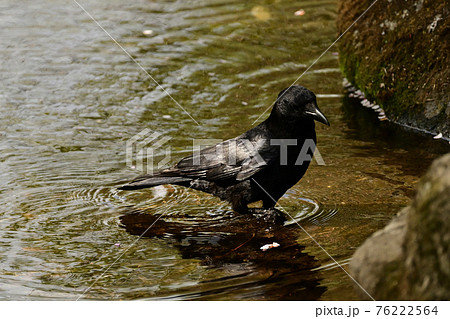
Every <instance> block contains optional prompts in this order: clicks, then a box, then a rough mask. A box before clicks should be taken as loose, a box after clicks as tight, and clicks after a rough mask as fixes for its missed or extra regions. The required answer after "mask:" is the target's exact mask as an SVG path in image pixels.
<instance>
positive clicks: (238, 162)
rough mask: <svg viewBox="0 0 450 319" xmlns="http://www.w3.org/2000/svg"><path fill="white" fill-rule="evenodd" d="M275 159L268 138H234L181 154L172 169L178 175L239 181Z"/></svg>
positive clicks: (275, 155)
mask: <svg viewBox="0 0 450 319" xmlns="http://www.w3.org/2000/svg"><path fill="white" fill-rule="evenodd" d="M278 159H279V148H277V147H276V146H275V147H274V146H271V145H270V141H269V140H268V139H262V138H255V139H253V140H248V139H243V138H235V139H231V140H228V141H225V142H222V143H220V144H217V145H215V146H211V147H208V148H205V149H203V150H201V151H200V152H198V153H197V154H193V155H192V156H188V157H185V158H183V159H182V160H181V161H180V162H179V163H178V164H177V165H176V166H175V167H174V169H176V170H178V173H179V175H180V176H183V177H189V178H194V179H195V178H199V179H205V180H208V181H213V182H219V181H242V180H245V179H248V178H250V177H251V176H253V175H254V174H256V173H257V172H259V171H261V170H262V169H263V168H265V167H267V166H268V165H270V164H271V163H273V162H275V161H277V160H278Z"/></svg>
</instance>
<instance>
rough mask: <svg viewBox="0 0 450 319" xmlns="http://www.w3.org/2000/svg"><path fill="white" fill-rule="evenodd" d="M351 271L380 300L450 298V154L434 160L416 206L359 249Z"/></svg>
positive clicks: (409, 207)
mask: <svg viewBox="0 0 450 319" xmlns="http://www.w3.org/2000/svg"><path fill="white" fill-rule="evenodd" d="M350 272H351V274H352V275H353V276H354V277H355V279H356V280H357V281H358V282H359V283H360V284H361V285H362V286H363V287H364V288H365V289H366V290H367V291H368V292H369V293H370V294H371V295H372V296H373V297H374V298H375V299H378V300H380V299H381V300H386V299H390V300H448V299H450V154H447V155H444V156H443V157H441V158H439V159H438V160H436V161H434V163H433V164H432V166H431V168H430V169H429V171H428V173H427V174H426V175H425V176H424V177H423V178H422V180H421V182H420V183H419V187H418V190H417V194H416V196H415V198H414V199H413V201H412V203H411V204H410V205H409V206H408V207H406V208H404V209H403V210H402V211H401V212H400V213H399V214H398V216H397V217H395V218H394V219H393V220H392V221H391V222H390V223H389V224H388V225H387V226H386V227H385V228H384V229H382V230H380V231H378V232H376V233H375V234H373V235H372V236H371V237H370V238H369V239H367V240H366V241H365V242H364V244H363V245H362V246H361V247H359V248H358V250H357V251H356V252H355V254H354V256H353V258H352V260H351V262H350Z"/></svg>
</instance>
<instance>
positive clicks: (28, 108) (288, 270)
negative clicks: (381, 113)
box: [0, 0, 449, 300]
mask: <svg viewBox="0 0 450 319" xmlns="http://www.w3.org/2000/svg"><path fill="white" fill-rule="evenodd" d="M336 2H337V1H335V0H330V1H325V0H320V1H317V0H316V1H302V2H301V3H298V2H295V1H263V2H261V1H247V2H245V3H243V2H242V1H227V0H221V1H156V2H153V1H144V0H137V1H132V2H128V3H124V2H123V1H107V2H105V1H80V3H81V4H82V5H83V6H84V7H85V9H86V10H87V11H88V12H89V13H90V14H91V15H92V16H93V17H95V19H96V20H97V21H98V22H99V23H100V24H101V25H102V26H103V27H104V28H105V29H106V30H107V31H108V32H109V33H110V34H111V36H113V37H114V38H115V39H116V40H117V41H118V42H119V43H121V45H122V46H123V47H124V48H125V49H126V50H127V51H128V52H129V53H130V54H131V55H132V56H133V57H134V58H135V59H136V61H138V62H139V64H141V65H142V66H143V68H145V70H146V71H147V72H148V73H149V74H150V75H151V76H152V77H153V78H154V79H155V80H156V81H158V82H159V83H160V84H161V85H162V86H163V87H164V88H165V89H166V90H167V91H168V92H169V93H170V94H171V95H172V96H173V98H174V99H176V100H177V101H178V102H179V104H180V105H182V106H183V107H184V108H185V109H186V111H187V112H189V113H190V114H191V115H192V117H193V118H194V119H195V120H196V121H197V122H198V123H199V125H197V124H196V123H194V121H193V120H192V119H191V118H190V117H189V116H187V115H186V113H185V112H184V111H183V110H182V109H180V108H179V107H178V106H177V105H176V104H175V103H174V102H173V101H172V100H171V99H170V98H168V97H167V95H166V94H165V93H164V92H163V91H162V90H161V89H160V88H158V87H157V86H156V85H155V83H154V81H153V80H152V79H151V78H149V76H147V75H146V74H145V73H144V72H143V70H142V69H140V67H139V66H138V65H136V63H134V62H133V61H131V60H130V58H129V57H128V56H127V55H126V54H125V53H124V52H123V51H122V50H121V49H120V48H119V47H118V46H117V45H116V44H115V43H114V42H113V41H112V40H111V39H110V38H109V37H108V35H106V34H105V33H104V32H103V31H102V30H101V29H100V28H99V27H98V26H97V25H96V24H95V23H94V22H93V21H92V20H91V19H90V18H89V17H88V16H87V15H86V14H85V13H84V12H83V11H82V10H81V9H80V7H78V6H77V4H76V3H74V2H72V1H70V0H64V1H63V0H54V1H48V0H47V1H39V2H36V1H25V2H23V1H22V2H21V3H15V2H13V1H1V2H0V8H1V10H0V27H1V28H0V30H2V31H0V40H1V46H0V52H1V56H2V59H1V64H0V83H1V84H0V110H1V112H2V116H1V117H0V225H1V228H0V234H1V236H0V264H1V269H0V299H5V300H36V299H37V300H42V299H61V300H75V299H77V298H78V297H80V295H81V294H82V293H83V292H84V291H86V289H87V288H89V287H90V286H91V285H92V284H93V283H94V281H95V280H96V279H98V280H97V281H95V283H94V284H93V285H92V287H91V288H90V289H89V290H88V291H87V292H86V293H85V294H84V295H82V298H83V299H101V300H119V299H189V300H192V299H201V300H204V299H207V300H230V299H239V300H241V299H243V300H279V299H296V300H305V299H312V300H316V299H320V300H336V299H359V298H361V297H360V296H359V295H358V294H357V293H355V291H354V289H353V283H352V281H351V279H350V278H349V277H348V276H347V275H346V274H345V272H344V271H343V270H342V269H340V267H338V266H337V265H336V264H335V263H334V262H333V260H331V259H330V257H329V255H327V254H326V253H325V252H324V250H326V251H327V252H328V254H330V255H331V256H332V257H333V258H334V259H335V260H336V261H338V262H339V263H340V265H342V266H343V267H347V264H348V261H349V258H350V256H351V255H352V253H353V252H354V250H355V249H356V247H357V246H358V245H360V244H361V243H362V241H363V240H364V239H365V238H367V237H368V236H369V235H370V234H371V233H373V232H374V231H376V230H377V229H379V228H381V227H382V226H384V225H385V224H386V223H387V222H388V220H389V219H390V218H391V217H392V216H393V215H394V214H395V213H396V212H397V211H398V210H399V209H400V208H401V207H402V206H404V205H406V204H407V203H408V201H409V199H410V197H411V196H412V195H413V193H414V186H415V184H416V183H417V180H418V178H419V177H420V176H421V175H422V174H423V173H424V171H425V170H426V168H427V167H428V165H429V164H430V162H431V161H432V160H433V159H434V158H436V157H437V156H438V155H439V154H442V153H444V152H448V151H449V148H448V144H446V143H445V142H441V141H434V140H433V139H432V138H431V137H430V136H426V135H417V134H415V133H413V132H407V131H403V130H400V129H398V128H397V127H396V126H395V125H392V124H390V123H387V122H383V123H380V122H378V121H377V117H376V115H375V114H372V113H371V112H370V111H368V110H366V109H362V108H361V107H360V106H359V105H356V104H355V101H351V100H347V99H344V98H343V97H342V93H343V92H342V77H341V74H340V72H339V69H338V61H337V55H336V53H335V48H332V49H331V50H330V51H329V52H328V53H326V54H325V55H324V56H323V57H322V58H321V59H320V60H319V61H318V63H316V64H315V65H314V67H313V68H311V70H310V71H309V72H308V73H307V74H305V75H304V76H303V77H302V78H301V79H300V81H299V82H298V83H299V84H302V85H304V86H306V87H308V88H310V89H311V90H312V91H314V92H315V93H316V94H318V97H319V99H318V103H319V106H320V108H321V109H322V111H323V112H324V113H325V114H326V115H327V117H328V119H329V120H330V122H331V127H326V126H323V125H320V124H319V125H317V133H318V143H319V144H318V147H319V150H320V153H321V155H322V157H323V159H324V161H325V163H326V165H325V166H319V165H317V164H316V163H314V164H313V165H312V166H311V167H310V169H309V170H308V172H307V174H306V175H305V177H304V178H303V179H302V180H301V181H300V182H299V183H298V184H297V185H296V186H295V187H293V188H292V189H291V190H289V191H288V193H287V194H286V195H285V196H284V197H283V198H282V199H280V201H279V204H280V205H281V206H283V207H284V208H285V209H286V211H287V212H288V213H289V214H290V215H291V216H292V217H294V219H295V222H294V221H292V220H291V221H290V222H288V223H287V224H286V225H285V226H274V225H270V224H267V223H264V222H261V221H260V220H256V219H252V218H251V217H242V216H237V215H235V214H233V213H232V211H231V210H230V207H229V206H228V205H227V204H226V203H223V202H220V201H219V200H218V199H216V198H213V197H211V196H209V195H207V194H203V193H199V192H196V191H192V190H189V191H186V190H185V189H183V188H181V187H172V186H167V187H157V188H155V189H152V190H142V191H135V192H124V191H118V190H117V189H116V186H117V185H119V184H120V181H123V180H124V179H127V178H131V177H133V176H135V175H137V174H138V172H136V171H135V170H133V169H132V168H129V167H126V165H125V143H126V141H127V140H128V139H129V138H131V137H132V136H133V135H135V134H136V133H139V132H140V131H142V130H143V129H145V128H149V129H151V130H153V131H158V132H159V133H161V134H164V136H168V137H170V138H171V140H170V142H169V144H170V146H171V148H172V151H173V153H172V162H176V160H177V159H180V158H181V157H183V156H185V155H187V154H188V153H189V152H190V151H191V149H192V138H200V139H206V138H219V139H227V138H231V137H234V136H236V135H238V134H240V133H241V132H243V131H245V130H248V129H249V128H250V127H252V125H253V124H252V123H253V122H254V121H255V120H256V119H258V118H259V117H260V115H261V114H262V113H263V111H264V110H265V109H267V108H268V107H269V106H270V105H271V103H273V102H274V100H275V98H276V96H277V94H278V92H279V91H280V90H281V89H283V88H285V87H287V86H289V85H290V84H291V83H292V82H294V81H295V80H296V79H297V78H298V76H299V75H300V74H302V73H303V72H304V71H305V70H306V68H307V67H308V66H309V65H310V64H311V63H312V62H313V61H314V60H315V59H316V58H317V57H318V56H319V55H320V54H321V53H322V52H323V51H324V50H325V49H326V48H327V47H328V46H329V45H330V43H332V42H333V41H334V39H335V38H336V30H335V18H336V9H337V4H336ZM299 9H304V10H305V15H303V16H296V15H294V12H296V11H297V10H299ZM144 30H151V32H147V33H151V34H147V35H146V34H144V33H143V31H144ZM265 116H267V113H266V114H265ZM265 116H263V117H262V118H261V119H260V120H259V121H261V120H262V119H264V118H265ZM162 214H164V216H163V217H162V218H161V219H159V220H158V221H156V219H157V218H158V217H160V216H161V215H162ZM155 221H156V222H155ZM154 222H155V223H154ZM296 222H297V223H298V224H299V225H301V226H302V227H303V228H304V230H305V231H306V232H307V233H309V234H310V235H311V236H312V237H313V238H314V240H313V239H312V238H311V237H309V236H308V235H307V234H306V232H305V231H304V230H302V229H301V228H300V227H299V226H298V225H297V223H296ZM152 223H154V226H153V227H152V228H151V229H150V231H148V232H147V233H145V234H144V236H143V237H142V238H141V239H139V240H138V236H139V235H141V234H142V233H143V231H144V230H145V229H146V228H147V227H148V226H149V225H151V224H152ZM273 241H276V242H279V243H280V244H281V246H280V247H279V248H276V249H273V250H270V251H267V252H262V251H261V250H260V249H259V247H261V246H262V245H264V244H267V243H271V242H273ZM318 244H320V247H319V246H318ZM130 247H131V248H130ZM127 249H128V250H127ZM110 265H112V266H111V267H110V268H109V270H108V271H107V272H106V273H104V271H105V269H107V268H108V267H109V266H110ZM103 273H104V275H103V276H101V277H99V276H100V275H101V274H103Z"/></svg>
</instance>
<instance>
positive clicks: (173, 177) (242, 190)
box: [119, 85, 330, 214]
mask: <svg viewBox="0 0 450 319" xmlns="http://www.w3.org/2000/svg"><path fill="white" fill-rule="evenodd" d="M314 120H316V121H319V122H321V123H324V124H326V125H328V126H329V125H330V124H329V122H328V120H327V118H326V117H325V116H324V115H323V113H322V112H321V111H320V110H319V108H318V106H317V102H316V96H315V95H314V93H313V92H311V91H310V90H308V89H306V88H305V87H303V86H297V85H295V86H291V87H289V88H287V89H284V90H282V91H281V92H280V93H279V95H278V98H277V100H276V102H275V104H274V107H273V108H272V111H271V113H270V116H269V117H268V118H267V119H266V120H265V121H263V122H262V123H261V124H259V125H258V126H256V127H254V128H252V129H250V130H249V131H247V132H245V133H243V134H241V135H239V136H238V137H235V138H233V139H230V140H227V141H224V142H222V143H219V144H217V145H215V146H210V147H207V148H204V149H202V150H200V151H198V152H197V153H195V152H194V154H193V155H191V156H188V157H185V158H183V159H182V160H181V161H179V162H178V164H176V165H174V166H173V167H171V168H168V169H163V170H161V171H159V172H156V173H153V174H147V175H143V176H140V177H137V178H136V179H134V180H132V181H131V182H129V183H128V184H125V185H123V186H121V187H119V189H122V190H132V189H141V188H147V187H153V186H157V185H162V184H173V185H182V186H185V187H189V188H192V189H195V190H200V191H203V192H206V193H210V194H212V195H215V196H217V197H219V198H220V199H222V200H225V201H228V202H229V203H230V204H231V207H232V209H233V210H234V211H235V212H237V213H241V214H245V213H248V212H249V209H248V207H247V205H248V204H250V203H253V202H257V201H262V208H263V209H266V210H270V209H273V208H274V206H275V204H276V202H277V201H278V199H279V198H280V197H281V196H283V195H284V193H285V192H286V191H287V190H288V189H289V188H291V187H292V186H294V185H295V184H296V183H297V182H298V181H299V180H300V179H301V178H302V177H303V175H304V174H305V172H306V170H307V168H308V166H309V163H310V161H311V159H312V155H313V153H314V150H315V145H316V132H315V123H314Z"/></svg>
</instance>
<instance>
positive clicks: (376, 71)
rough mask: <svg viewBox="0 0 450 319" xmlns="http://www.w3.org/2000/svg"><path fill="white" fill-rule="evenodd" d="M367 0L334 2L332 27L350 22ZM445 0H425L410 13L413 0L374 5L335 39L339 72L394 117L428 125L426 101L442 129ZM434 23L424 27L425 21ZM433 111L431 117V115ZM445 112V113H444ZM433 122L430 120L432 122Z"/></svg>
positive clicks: (445, 92) (447, 62)
mask: <svg viewBox="0 0 450 319" xmlns="http://www.w3.org/2000/svg"><path fill="white" fill-rule="evenodd" d="M370 3H371V1H369V0H363V1H356V0H351V1H343V0H341V1H340V8H339V18H338V29H339V31H340V33H341V32H343V31H344V30H346V29H347V28H348V26H349V25H350V24H351V23H352V22H353V21H354V20H356V18H357V17H359V16H360V14H361V13H362V12H363V11H364V10H365V9H366V8H367V7H368V6H369V5H370ZM448 7H449V1H441V2H439V3H436V2H435V1H432V0H425V1H424V2H423V7H422V9H420V10H419V11H418V12H416V5H415V3H414V1H408V2H406V1H393V2H390V3H386V4H385V5H381V4H380V3H378V4H376V5H374V6H373V7H372V8H371V9H370V10H369V11H368V12H367V14H366V15H365V16H364V17H363V18H361V19H360V21H359V22H358V23H356V24H355V25H354V26H353V27H352V29H350V30H349V31H348V32H347V33H346V34H345V35H344V36H343V37H342V39H341V40H340V42H339V51H340V66H341V70H342V72H343V74H344V75H345V76H346V77H347V79H348V80H349V81H350V82H352V83H353V84H354V85H355V86H357V87H358V88H359V89H361V90H362V91H363V92H364V93H365V94H366V96H367V97H368V98H369V99H370V100H373V101H376V102H377V103H378V104H380V105H381V106H382V107H383V109H384V110H385V111H386V113H387V114H388V116H389V117H390V118H392V119H394V120H400V121H401V119H402V118H403V119H404V118H407V119H409V120H410V121H413V122H414V121H415V122H416V123H417V124H418V126H424V128H427V127H426V126H427V125H428V124H429V125H431V124H433V123H434V122H433V123H431V124H430V123H428V124H427V121H428V119H429V116H428V117H427V115H426V114H425V113H426V109H425V105H426V103H428V102H429V101H432V102H433V103H434V104H432V107H434V110H432V112H434V113H436V114H437V115H439V116H438V118H439V119H440V121H441V123H440V124H439V125H440V126H441V127H444V128H446V130H445V129H444V132H450V124H449V123H450V121H449V118H448V115H446V114H445V112H446V109H445V107H442V105H447V103H448V91H449V81H448V79H449V73H450V72H449V65H450V59H449V56H448V52H449V51H450V46H449V41H448V39H447V36H446V34H448V32H449V31H450V30H449V29H450V26H449V22H448V19H440V20H439V17H445V16H446V15H448V13H446V12H447V11H448V9H447V8H448ZM433 21H437V23H436V26H435V28H434V29H433V30H432V31H430V25H431V24H432V23H433ZM436 114H434V115H436ZM447 114H450V112H447ZM433 125H434V126H436V123H434V124H433Z"/></svg>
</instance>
